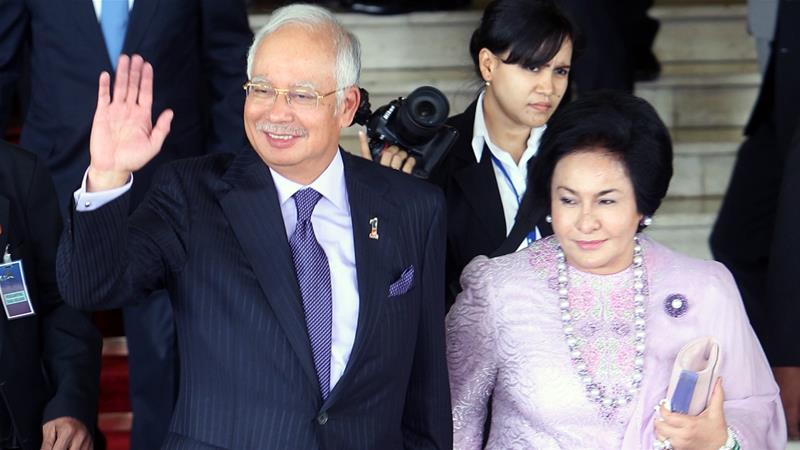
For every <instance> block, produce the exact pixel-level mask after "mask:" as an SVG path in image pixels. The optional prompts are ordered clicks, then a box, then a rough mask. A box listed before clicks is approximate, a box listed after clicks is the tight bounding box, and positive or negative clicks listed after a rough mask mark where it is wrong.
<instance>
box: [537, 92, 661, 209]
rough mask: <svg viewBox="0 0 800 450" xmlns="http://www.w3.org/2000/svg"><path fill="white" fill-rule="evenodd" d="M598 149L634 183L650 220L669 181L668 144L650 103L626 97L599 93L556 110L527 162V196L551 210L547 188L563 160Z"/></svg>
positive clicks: (638, 201)
mask: <svg viewBox="0 0 800 450" xmlns="http://www.w3.org/2000/svg"><path fill="white" fill-rule="evenodd" d="M585 151H602V152H606V153H608V154H609V155H612V156H613V157H615V158H618V159H619V161H621V162H622V164H623V166H625V170H626V171H627V173H628V177H630V180H631V184H633V192H634V196H635V197H636V207H637V209H638V211H639V213H640V214H643V215H645V216H652V215H653V214H654V213H655V212H656V210H657V209H658V207H659V206H660V205H661V201H662V200H663V199H664V196H666V195H667V189H668V188H669V181H670V179H671V178H672V140H671V139H670V137H669V132H668V131H667V127H666V126H665V125H664V122H662V121H661V119H660V118H659V117H658V113H657V112H656V110H655V109H654V108H653V107H652V106H650V104H649V103H647V102H646V101H644V100H642V99H641V98H639V97H636V96H634V95H631V94H626V93H622V92H613V91H605V92H603V91H600V92H596V93H593V94H588V95H586V96H584V97H581V98H579V99H578V100H575V101H573V102H571V103H569V104H567V105H564V107H563V108H561V109H559V110H558V111H556V113H555V114H554V115H553V117H552V118H551V119H550V120H549V121H548V123H547V129H546V130H545V132H544V133H543V134H542V139H541V142H540V144H539V151H538V153H537V155H536V157H535V158H533V159H531V161H530V162H529V163H528V164H529V167H528V187H527V190H526V194H525V196H526V197H530V198H529V199H528V202H526V203H531V204H537V205H545V206H546V207H547V210H549V209H550V185H551V183H552V180H553V172H554V171H555V168H556V165H557V164H558V162H559V161H560V160H561V159H562V158H564V157H565V156H568V155H571V154H573V153H578V152H585Z"/></svg>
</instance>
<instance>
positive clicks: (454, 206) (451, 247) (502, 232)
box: [430, 100, 552, 304]
mask: <svg viewBox="0 0 800 450" xmlns="http://www.w3.org/2000/svg"><path fill="white" fill-rule="evenodd" d="M476 104H477V100H476V101H474V102H472V104H471V105H470V106H469V107H468V108H467V109H466V111H464V112H463V113H461V114H458V115H456V116H453V117H451V118H450V119H449V120H448V121H447V123H448V125H450V126H453V127H455V128H456V129H457V130H458V133H459V134H458V139H457V140H456V142H455V144H454V145H453V148H451V149H450V151H449V152H448V154H447V155H446V156H445V157H444V159H443V160H442V162H441V163H440V164H439V165H438V166H437V167H436V168H435V169H434V171H433V172H432V173H431V177H430V180H431V181H432V182H434V183H435V184H437V185H438V186H439V187H440V188H441V189H442V190H443V191H444V195H445V199H446V201H447V269H446V283H447V299H448V304H452V302H453V301H454V300H455V296H456V294H458V293H459V292H461V285H460V284H459V277H460V276H461V271H462V270H464V267H465V266H466V265H467V264H468V263H469V262H470V261H471V260H472V258H474V257H476V256H478V255H489V256H500V255H506V254H508V253H513V252H514V251H516V250H517V248H518V247H519V245H520V244H521V243H522V241H523V239H525V238H526V237H527V235H528V232H530V231H532V230H533V229H534V228H535V227H537V226H538V227H539V231H540V232H541V233H542V234H543V235H544V236H547V235H550V234H552V227H551V226H550V224H548V223H547V222H545V221H544V217H545V215H546V214H547V211H546V208H545V207H534V208H524V211H523V208H520V211H519V213H518V214H517V217H516V219H515V221H514V226H513V227H512V229H511V232H510V233H509V235H508V236H506V221H505V215H504V213H503V203H502V200H501V199H500V190H499V188H498V185H497V179H496V178H495V174H494V169H493V168H492V159H491V158H490V157H489V150H488V149H487V148H486V147H485V146H484V150H483V151H484V153H483V156H482V157H481V161H480V162H477V161H475V153H474V151H473V150H472V137H473V136H472V130H473V128H474V123H475V108H476ZM534 161H535V158H533V159H531V162H530V163H529V166H530V165H531V164H533V162H534ZM524 205H525V203H524V202H523V206H524Z"/></svg>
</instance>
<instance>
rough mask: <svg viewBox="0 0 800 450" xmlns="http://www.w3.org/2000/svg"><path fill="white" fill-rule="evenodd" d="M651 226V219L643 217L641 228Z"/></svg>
mask: <svg viewBox="0 0 800 450" xmlns="http://www.w3.org/2000/svg"><path fill="white" fill-rule="evenodd" d="M652 224H653V218H652V217H650V216H644V218H643V219H642V226H644V227H649V226H650V225H652Z"/></svg>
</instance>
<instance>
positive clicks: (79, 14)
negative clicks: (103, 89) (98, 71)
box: [43, 1, 113, 73]
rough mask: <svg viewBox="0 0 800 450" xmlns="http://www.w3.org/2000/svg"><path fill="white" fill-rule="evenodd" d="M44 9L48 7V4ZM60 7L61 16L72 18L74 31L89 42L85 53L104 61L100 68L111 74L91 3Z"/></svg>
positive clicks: (71, 3) (69, 3) (65, 3)
mask: <svg viewBox="0 0 800 450" xmlns="http://www.w3.org/2000/svg"><path fill="white" fill-rule="evenodd" d="M58 3H61V2H53V4H58ZM43 7H45V6H43ZM46 7H50V6H49V2H48V6H46ZM62 7H63V9H64V11H63V14H69V15H71V16H72V19H73V20H74V22H75V29H76V30H80V31H79V33H83V36H84V38H86V40H87V41H88V42H89V45H90V50H91V51H90V52H89V51H87V52H86V53H87V54H92V55H94V54H97V55H98V57H97V58H98V59H99V61H105V63H103V64H102V66H103V67H106V69H107V70H109V71H110V72H112V73H113V71H112V70H111V61H109V59H108V50H107V49H106V41H105V38H103V30H102V29H101V28H100V21H99V20H97V13H96V12H95V10H94V6H93V4H92V2H90V1H81V2H64V3H63V4H62Z"/></svg>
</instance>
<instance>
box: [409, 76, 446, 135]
mask: <svg viewBox="0 0 800 450" xmlns="http://www.w3.org/2000/svg"><path fill="white" fill-rule="evenodd" d="M449 113H450V103H449V102H448V101H447V97H445V96H444V94H443V93H442V91H440V90H438V89H436V88H435V87H431V86H422V87H420V88H417V89H415V90H414V91H413V92H411V93H410V94H409V95H408V97H407V98H406V99H405V102H404V104H403V106H402V107H400V109H399V110H398V111H397V118H398V120H399V122H400V124H399V125H400V126H401V128H402V130H398V131H399V133H398V134H400V135H402V136H403V137H405V138H406V139H408V141H410V142H414V143H420V142H425V141H427V140H428V139H430V138H431V137H432V136H433V135H434V134H436V131H437V130H438V129H439V127H441V126H442V125H443V124H444V123H445V121H446V120H447V115H448V114H449Z"/></svg>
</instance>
